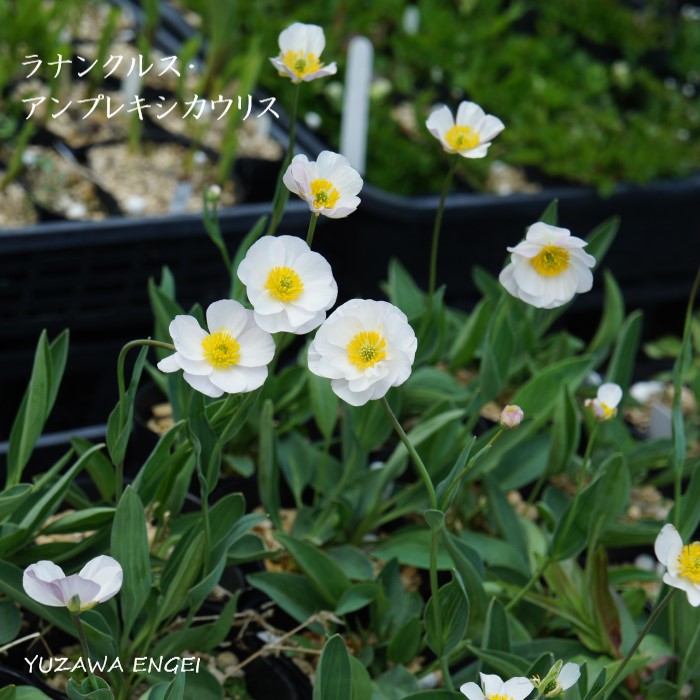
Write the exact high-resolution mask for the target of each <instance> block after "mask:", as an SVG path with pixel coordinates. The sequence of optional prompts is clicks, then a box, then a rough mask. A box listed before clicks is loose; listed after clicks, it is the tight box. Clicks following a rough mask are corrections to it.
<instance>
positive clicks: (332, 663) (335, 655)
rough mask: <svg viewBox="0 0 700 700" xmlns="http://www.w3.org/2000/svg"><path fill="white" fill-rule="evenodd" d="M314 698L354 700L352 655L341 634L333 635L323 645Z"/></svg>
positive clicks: (315, 699) (319, 699)
mask: <svg viewBox="0 0 700 700" xmlns="http://www.w3.org/2000/svg"><path fill="white" fill-rule="evenodd" d="M313 700H353V698H352V669H351V667H350V655H349V654H348V650H347V647H346V646H345V642H344V641H343V639H342V637H341V636H340V635H339V634H336V635H333V636H332V637H331V638H330V639H329V640H328V641H327V642H326V645H325V646H324V647H323V652H322V654H321V659H320V661H319V663H318V668H317V670H316V680H315V683H314V692H313Z"/></svg>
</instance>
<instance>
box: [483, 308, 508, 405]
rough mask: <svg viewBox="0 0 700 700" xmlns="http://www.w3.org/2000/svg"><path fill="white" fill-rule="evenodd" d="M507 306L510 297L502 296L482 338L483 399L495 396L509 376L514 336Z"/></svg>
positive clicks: (486, 399) (487, 399)
mask: <svg viewBox="0 0 700 700" xmlns="http://www.w3.org/2000/svg"><path fill="white" fill-rule="evenodd" d="M509 306H510V299H509V298H507V297H503V301H502V302H501V303H500V305H499V306H498V307H497V308H496V311H495V313H494V315H493V316H492V317H491V320H490V322H489V326H488V329H487V331H486V337H485V338H484V345H483V349H482V351H481V356H482V360H481V371H480V373H479V383H480V386H481V397H482V399H483V400H484V401H489V400H491V399H493V398H494V397H496V396H497V395H498V394H499V393H500V391H501V389H502V388H503V387H504V386H505V384H506V382H507V381H508V377H509V376H510V370H511V367H512V355H513V344H514V338H513V331H512V328H511V320H510V316H509Z"/></svg>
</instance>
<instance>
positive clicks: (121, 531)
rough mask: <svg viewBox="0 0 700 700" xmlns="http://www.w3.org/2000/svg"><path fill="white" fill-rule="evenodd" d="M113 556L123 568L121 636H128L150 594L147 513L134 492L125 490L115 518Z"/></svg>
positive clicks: (129, 489)
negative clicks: (122, 624)
mask: <svg viewBox="0 0 700 700" xmlns="http://www.w3.org/2000/svg"><path fill="white" fill-rule="evenodd" d="M112 556H114V558H115V559H116V560H117V561H118V562H119V563H120V564H121V565H122V568H123V569H124V582H123V583H122V588H121V592H120V600H121V611H122V620H123V622H124V631H123V634H124V637H125V638H128V636H129V633H130V631H131V629H132V627H133V625H134V622H136V618H137V617H138V616H139V614H140V613H141V610H142V608H143V606H144V605H145V603H146V601H147V600H148V597H149V596H150V594H151V558H150V554H149V549H148V533H147V529H146V513H145V512H144V508H143V504H142V503H141V500H140V499H139V497H138V495H137V494H136V491H134V489H133V488H132V487H131V486H127V487H126V491H124V493H123V495H122V497H121V499H120V500H119V504H118V506H117V512H116V513H115V515H114V523H113V525H112Z"/></svg>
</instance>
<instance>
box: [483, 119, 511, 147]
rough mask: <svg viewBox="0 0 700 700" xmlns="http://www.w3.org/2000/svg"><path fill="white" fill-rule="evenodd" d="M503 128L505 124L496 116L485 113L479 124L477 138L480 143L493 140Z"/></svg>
mask: <svg viewBox="0 0 700 700" xmlns="http://www.w3.org/2000/svg"><path fill="white" fill-rule="evenodd" d="M505 128H506V126H505V124H504V123H503V122H502V121H501V120H500V119H499V118H498V117H494V116H492V115H490V114H487V115H486V117H485V118H484V120H483V121H482V122H481V124H480V125H479V140H480V141H481V142H482V143H484V142H486V141H493V139H494V138H496V136H498V134H500V133H501V131H503V129H505Z"/></svg>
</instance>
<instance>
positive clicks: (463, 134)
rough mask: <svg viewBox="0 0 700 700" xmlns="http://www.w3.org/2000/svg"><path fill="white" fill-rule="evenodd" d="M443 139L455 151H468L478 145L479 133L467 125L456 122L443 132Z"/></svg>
mask: <svg viewBox="0 0 700 700" xmlns="http://www.w3.org/2000/svg"><path fill="white" fill-rule="evenodd" d="M445 141H447V143H448V144H449V145H450V148H452V149H453V150H455V151H468V150H469V149H471V148H476V147H477V146H478V145H479V134H477V133H476V131H474V130H473V129H471V128H470V127H468V126H462V125H459V124H456V125H455V126H453V127H452V128H451V129H449V130H448V131H447V132H446V133H445Z"/></svg>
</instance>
